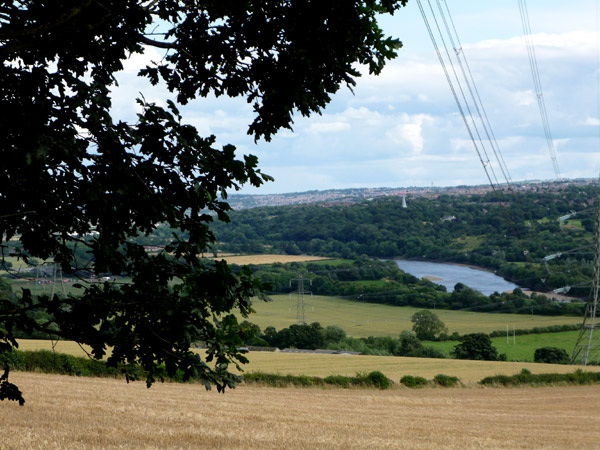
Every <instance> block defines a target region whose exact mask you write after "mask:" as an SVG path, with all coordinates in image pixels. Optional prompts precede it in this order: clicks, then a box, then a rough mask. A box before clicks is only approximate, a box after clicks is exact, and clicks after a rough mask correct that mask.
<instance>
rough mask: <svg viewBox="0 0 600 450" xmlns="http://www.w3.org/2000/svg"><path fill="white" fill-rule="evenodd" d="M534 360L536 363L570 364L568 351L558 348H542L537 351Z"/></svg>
mask: <svg viewBox="0 0 600 450" xmlns="http://www.w3.org/2000/svg"><path fill="white" fill-rule="evenodd" d="M533 360H534V361H535V362H536V363H548V364H568V363H569V355H568V354H567V351H566V350H564V349H562V348H557V347H541V348H538V349H536V350H535V353H534V354H533Z"/></svg>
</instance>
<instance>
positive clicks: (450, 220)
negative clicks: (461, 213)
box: [440, 216, 456, 222]
mask: <svg viewBox="0 0 600 450" xmlns="http://www.w3.org/2000/svg"><path fill="white" fill-rule="evenodd" d="M440 220H441V221H442V222H452V221H453V220H456V217H455V216H443V217H442V218H441V219H440Z"/></svg>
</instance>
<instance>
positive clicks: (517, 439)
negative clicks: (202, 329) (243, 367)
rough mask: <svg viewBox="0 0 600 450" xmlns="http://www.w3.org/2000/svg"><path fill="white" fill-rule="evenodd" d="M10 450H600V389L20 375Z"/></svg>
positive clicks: (4, 410) (2, 405)
mask: <svg viewBox="0 0 600 450" xmlns="http://www.w3.org/2000/svg"><path fill="white" fill-rule="evenodd" d="M13 375H14V378H13V379H14V381H15V382H18V384H19V385H20V386H21V388H22V389H23V390H24V392H25V393H26V398H27V403H26V404H25V406H23V407H19V406H18V405H16V404H15V403H8V402H0V424H1V430H2V431H1V433H0V448H2V449H3V450H8V449H37V448H40V449H41V448H43V449H56V448H61V449H87V448H90V449H108V448H120V449H133V448H136V449H137V448H199V449H204V448H206V449H330V448H344V449H371V448H372V449H375V448H377V449H379V448H411V449H437V448H444V449H465V448H486V449H489V448H504V449H507V448H510V449H516V448H569V449H572V448H597V444H598V442H600V430H599V429H598V428H597V427H595V426H593V425H590V424H595V423H597V422H598V421H599V420H600V386H580V387H550V388H515V389H502V388H456V389H442V388H439V389H433V388H428V389H421V390H409V389H403V388H396V389H393V390H390V391H377V390H366V389H356V390H343V389H318V388H309V389H297V388H289V389H276V388H266V387H254V386H241V387H239V388H238V389H235V390H233V391H228V392H227V393H226V394H225V395H222V394H218V393H216V392H214V391H211V392H207V391H205V390H204V388H203V387H202V386H200V385H197V384H187V385H182V384H169V383H166V384H158V385H156V386H154V387H152V388H151V389H146V387H145V385H144V383H140V382H136V383H131V384H126V383H125V382H124V381H123V380H113V379H97V378H96V379H95V378H77V377H68V376H61V375H43V374H34V373H14V374H13Z"/></svg>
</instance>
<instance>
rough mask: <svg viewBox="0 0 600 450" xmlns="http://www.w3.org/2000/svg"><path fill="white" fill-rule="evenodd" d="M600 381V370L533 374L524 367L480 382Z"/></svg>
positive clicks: (546, 383) (518, 384) (492, 384)
mask: <svg viewBox="0 0 600 450" xmlns="http://www.w3.org/2000/svg"><path fill="white" fill-rule="evenodd" d="M595 383H600V372H583V371H582V370H581V369H577V370H576V371H575V372H573V373H539V374H532V373H531V372H530V371H529V370H527V369H523V370H522V371H521V373H518V374H516V375H511V376H509V375H495V376H492V377H485V378H484V379H483V380H481V381H480V382H479V384H483V385H488V386H489V385H491V386H495V385H496V386H497V385H501V386H521V385H548V384H569V385H580V384H595Z"/></svg>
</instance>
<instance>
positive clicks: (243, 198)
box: [228, 178, 598, 210]
mask: <svg viewBox="0 0 600 450" xmlns="http://www.w3.org/2000/svg"><path fill="white" fill-rule="evenodd" d="M597 182H598V180H597V179H595V178H578V179H572V180H569V179H565V180H560V181H548V180H546V181H540V180H529V181H521V182H515V183H511V185H510V187H511V188H512V189H513V190H515V191H518V192H524V191H554V190H556V189H559V188H560V187H562V186H564V185H582V186H585V185H590V184H596V183H597ZM501 189H502V190H507V189H508V185H506V184H502V185H501ZM491 191H492V187H491V186H490V185H489V184H487V185H477V186H446V187H437V186H428V187H414V186H411V187H396V188H392V187H380V188H351V189H328V190H325V191H306V192H293V193H287V194H267V195H247V194H233V195H231V196H229V198H228V201H229V204H230V205H231V206H232V207H233V209H237V210H240V209H247V208H256V207H259V206H283V205H300V204H314V203H319V204H323V205H325V206H327V205H334V204H336V205H337V204H352V203H357V202H360V201H364V200H371V199H375V198H378V197H398V196H402V195H404V196H406V197H407V198H410V197H413V198H414V197H428V198H435V197H437V196H439V195H465V194H466V195H483V194H486V193H488V192H491Z"/></svg>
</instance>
